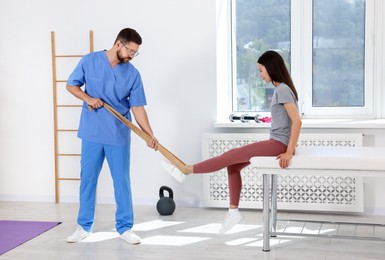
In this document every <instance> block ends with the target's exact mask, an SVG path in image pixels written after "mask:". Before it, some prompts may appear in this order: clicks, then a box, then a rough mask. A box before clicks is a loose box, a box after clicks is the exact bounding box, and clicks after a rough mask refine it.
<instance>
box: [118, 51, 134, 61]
mask: <svg viewBox="0 0 385 260" xmlns="http://www.w3.org/2000/svg"><path fill="white" fill-rule="evenodd" d="M116 56H117V57H118V60H119V62H120V63H128V62H129V61H130V60H131V59H132V58H131V57H130V56H127V57H123V56H122V55H121V52H120V51H117V52H116Z"/></svg>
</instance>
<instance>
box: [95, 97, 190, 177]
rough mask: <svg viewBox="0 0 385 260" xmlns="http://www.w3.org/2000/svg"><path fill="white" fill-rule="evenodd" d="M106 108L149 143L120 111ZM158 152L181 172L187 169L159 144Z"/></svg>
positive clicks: (105, 106) (107, 106) (108, 106)
mask: <svg viewBox="0 0 385 260" xmlns="http://www.w3.org/2000/svg"><path fill="white" fill-rule="evenodd" d="M103 106H104V108H105V109H107V110H108V111H109V112H110V113H111V114H113V115H114V116H115V117H116V118H117V119H119V120H120V121H121V122H122V123H123V124H125V125H126V126H128V127H129V128H130V129H131V130H132V131H133V132H134V133H136V134H137V135H138V136H139V137H140V138H142V139H143V140H144V141H145V142H148V141H149V140H150V139H151V137H150V136H149V135H148V134H147V133H145V132H144V131H142V130H141V129H140V128H139V127H137V126H136V125H134V124H133V123H132V122H131V121H130V120H128V119H127V118H125V117H124V116H122V115H121V114H120V113H119V112H118V111H116V110H115V109H113V108H112V107H111V106H110V105H108V104H107V103H104V105H103ZM88 109H89V110H90V111H92V109H93V108H92V107H91V106H88ZM158 151H159V152H160V153H161V154H162V155H163V156H164V157H166V158H167V160H169V161H170V162H171V163H172V164H173V165H175V167H177V168H178V169H179V170H180V171H182V172H183V170H184V168H185V167H186V164H185V163H184V162H183V161H182V160H180V159H179V158H178V157H176V156H175V155H174V154H173V153H171V152H170V151H169V150H167V149H166V148H165V147H164V146H163V145H161V144H160V143H158Z"/></svg>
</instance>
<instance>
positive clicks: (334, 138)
mask: <svg viewBox="0 0 385 260" xmlns="http://www.w3.org/2000/svg"><path fill="white" fill-rule="evenodd" d="M268 137H269V135H268V134H217V133H213V134H211V133H210V134H204V136H203V159H208V158H212V157H214V156H218V155H220V154H222V153H224V152H226V151H227V150H229V149H232V148H235V147H240V146H243V145H246V144H249V143H252V142H257V141H262V140H266V139H268ZM362 139H363V135H362V134H301V135H300V138H299V140H298V146H323V147H325V146H330V147H358V146H362V141H363V140H362ZM241 174H242V193H241V200H240V205H239V207H240V208H250V209H252V208H253V209H254V208H258V209H261V208H262V175H260V174H257V172H256V169H252V168H251V167H250V166H249V167H246V168H245V169H244V170H243V171H242V172H241ZM203 176H204V177H203V178H204V179H203V205H204V206H206V207H228V206H229V193H228V183H227V172H226V169H222V170H220V171H218V172H215V173H210V174H204V175H203ZM363 201H364V198H363V178H362V177H339V176H330V177H325V176H313V175H306V176H300V175H285V176H278V208H279V209H290V210H315V211H348V212H363Z"/></svg>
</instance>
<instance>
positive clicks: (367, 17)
mask: <svg viewBox="0 0 385 260" xmlns="http://www.w3.org/2000/svg"><path fill="white" fill-rule="evenodd" d="M377 8H379V10H377V11H376V9H377ZM381 8H382V10H384V9H385V4H383V3H382V2H381V0H312V1H310V0H309V1H302V0H217V10H218V16H217V23H218V27H217V28H218V35H217V39H218V42H217V47H218V48H217V50H218V55H217V56H218V63H217V65H218V121H224V120H226V119H227V118H228V115H229V114H231V113H240V114H244V113H252V112H254V113H258V114H264V113H268V111H269V110H270V99H271V96H272V93H273V91H274V87H273V86H272V85H271V84H266V83H264V82H262V81H261V80H260V78H259V75H258V70H257V69H256V62H257V59H258V57H259V56H260V55H261V54H262V53H263V52H264V51H266V50H268V49H274V50H276V51H278V52H279V53H281V55H282V56H283V58H284V60H285V62H286V65H287V66H288V69H289V71H290V72H291V75H292V77H293V81H294V84H295V86H296V88H297V91H298V93H299V98H300V100H299V103H300V111H301V113H302V116H303V118H383V113H382V111H384V108H383V107H382V106H381V105H380V102H379V100H380V99H379V98H377V97H378V95H379V96H381V95H384V94H383V91H382V90H381V79H382V76H380V75H382V74H381V71H382V70H381V66H382V67H383V62H382V61H380V60H382V59H381V57H377V59H376V57H375V53H379V54H382V53H383V52H382V49H381V48H383V45H381V44H377V45H375V44H374V42H378V43H382V42H383V41H382V37H384V35H383V34H382V33H376V34H375V33H374V32H375V31H376V32H378V31H381V32H382V31H383V28H384V25H383V23H384V21H383V19H382V18H381V14H382V11H381ZM224 28H226V29H224ZM224 42H226V44H224ZM376 48H377V49H376ZM376 66H380V68H375V67H376ZM376 73H377V74H376ZM375 79H378V80H375Z"/></svg>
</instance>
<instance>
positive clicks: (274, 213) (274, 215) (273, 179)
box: [270, 174, 278, 237]
mask: <svg viewBox="0 0 385 260" xmlns="http://www.w3.org/2000/svg"><path fill="white" fill-rule="evenodd" d="M277 178H278V176H277V175H275V174H273V175H271V192H270V194H271V201H270V209H271V212H270V214H271V217H270V227H271V229H270V232H271V233H275V232H276V231H277ZM270 236H271V237H276V235H270Z"/></svg>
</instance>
